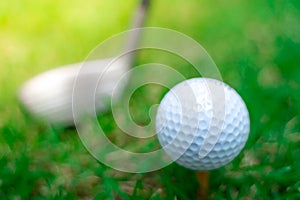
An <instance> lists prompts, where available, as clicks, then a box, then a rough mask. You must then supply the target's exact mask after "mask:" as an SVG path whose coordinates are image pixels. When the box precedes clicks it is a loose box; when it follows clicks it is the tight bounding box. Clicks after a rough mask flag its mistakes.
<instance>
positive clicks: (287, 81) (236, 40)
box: [0, 0, 300, 199]
mask: <svg viewBox="0 0 300 200" xmlns="http://www.w3.org/2000/svg"><path fill="white" fill-rule="evenodd" d="M137 4H138V1H137V0H128V1H121V0H119V1H117V0H112V1H96V0H94V1H93V0H92V1H88V2H87V1H82V0H79V1H72V2H70V1H66V0H62V1H53V0H51V1H50V0H46V1H34V0H23V1H1V2H0V52H1V55H0V169H1V170H0V199H92V198H95V199H197V198H199V197H198V196H197V190H198V188H199V186H198V184H197V181H196V178H195V173H194V172H193V171H190V170H187V169H184V168H183V167H180V166H178V165H177V164H172V165H170V166H168V167H166V168H164V169H161V170H158V171H155V172H151V173H145V174H128V173H122V172H118V171H116V170H113V169H111V168H109V167H107V166H105V165H103V164H101V163H99V162H97V161H96V160H95V159H94V158H93V157H92V156H91V155H90V154H89V153H88V152H87V151H86V149H85V148H84V146H83V145H82V143H81V142H80V140H79V138H78V135H77V133H76V131H75V129H73V128H63V127H57V126H51V125H48V124H47V123H45V122H44V121H42V120H40V119H37V118H34V117H32V116H31V115H29V114H28V113H27V111H26V110H24V109H23V107H22V106H21V105H20V103H19V101H18V99H17V92H18V88H19V87H20V85H21V84H22V83H23V82H24V81H25V80H27V79H29V78H31V77H33V76H34V75H36V74H38V73H40V72H43V71H45V70H47V69H51V68H53V67H54V66H59V65H63V64H68V63H73V62H78V61H82V60H83V59H84V58H85V57H86V56H87V55H88V53H89V52H90V51H91V50H92V49H93V48H94V47H95V46H96V45H98V44H99V43H100V42H101V41H103V40H105V39H106V38H108V37H109V36H111V35H113V34H116V33H118V32H120V31H123V30H126V28H127V27H128V19H130V17H131V16H132V12H133V11H134V9H135V7H136V5H137ZM299 21H300V3H299V1H297V0H285V1H284V0H265V1H261V0H252V1H222V0H216V1H208V0H201V1H199V0H188V1H179V0H172V1H171V0H165V1H155V0H153V2H152V6H151V10H150V12H149V16H148V20H147V26H160V27H165V28H170V29H174V30H177V31H180V32H182V33H185V34H187V35H189V36H191V37H192V38H194V39H195V40H196V41H198V42H199V43H200V44H202V45H203V46H204V47H205V49H206V50H207V51H208V52H209V54H210V55H211V56H212V58H213V59H214V61H215V63H216V64H217V65H218V67H219V70H220V71H221V73H222V76H223V80H224V81H225V82H226V83H228V84H230V85H231V86H232V87H233V88H235V89H236V90H237V91H238V92H239V93H240V94H241V96H242V97H243V99H244V100H245V102H246V104H247V106H248V109H249V112H250V117H251V132H250V135H249V140H248V142H247V144H246V147H245V149H244V150H243V151H242V153H241V154H240V155H239V156H238V157H237V158H236V159H235V160H234V161H233V162H231V163H230V164H228V165H226V166H225V167H222V168H220V169H217V170H213V171H212V172H211V173H210V188H209V194H208V198H209V199H299V198H300V135H299V134H300V131H299V130H300V115H299V111H300V26H299ZM156 58H157V60H155V59H156ZM147 61H156V62H165V63H166V64H169V65H170V66H174V68H178V69H179V70H180V71H181V72H182V73H184V74H185V76H186V77H195V76H199V75H198V74H197V73H195V71H193V70H192V69H190V67H186V66H184V65H185V63H184V62H182V61H180V60H176V59H175V58H174V59H173V58H172V55H161V54H160V53H158V52H153V53H152V54H151V51H150V53H149V52H148V53H145V54H142V55H141V56H140V57H139V58H138V59H137V61H136V63H137V64H139V63H144V62H147ZM179 64H180V65H182V68H180V66H178V65H179ZM165 92H166V89H165V88H161V87H158V86H155V85H154V86H151V85H150V86H145V87H141V88H140V89H138V90H137V91H136V92H135V93H134V95H133V97H132V100H131V102H130V104H131V105H130V109H131V113H132V115H133V119H134V120H135V121H136V122H137V123H138V124H147V123H149V120H150V119H149V116H148V108H150V106H151V105H152V104H153V103H158V102H159V100H160V99H161V97H162V96H163V94H164V93H165ZM149 94H151V98H146V97H147V95H148V96H149ZM99 121H100V123H101V124H102V125H103V127H104V130H105V131H106V132H107V134H108V135H111V138H112V139H114V138H115V140H116V141H115V142H116V143H118V142H119V143H120V145H122V141H121V142H120V140H118V137H116V135H118V134H120V133H121V132H120V130H119V129H118V127H117V125H116V124H115V123H114V122H113V117H112V114H111V113H109V112H108V113H106V114H105V115H103V116H102V117H99ZM120 137H122V136H120ZM126 140H128V141H129V139H126ZM144 144H145V145H144V146H143V147H144V148H142V149H139V151H148V150H151V149H155V148H158V147H157V144H156V143H155V142H154V143H153V141H151V142H145V143H144ZM128 148H130V147H128Z"/></svg>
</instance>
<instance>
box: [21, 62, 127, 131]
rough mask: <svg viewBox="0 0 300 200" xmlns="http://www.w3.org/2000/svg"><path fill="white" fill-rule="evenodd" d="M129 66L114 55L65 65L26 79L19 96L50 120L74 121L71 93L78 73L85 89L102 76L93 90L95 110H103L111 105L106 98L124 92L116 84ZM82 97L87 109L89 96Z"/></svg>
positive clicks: (64, 123) (24, 102) (41, 115)
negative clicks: (113, 56)
mask: <svg viewBox="0 0 300 200" xmlns="http://www.w3.org/2000/svg"><path fill="white" fill-rule="evenodd" d="M81 67H83V68H81ZM81 69H84V70H81ZM128 70H129V65H128V62H127V61H126V60H125V59H116V60H114V59H113V58H108V59H101V60H95V61H87V62H84V63H76V64H71V65H67V66H63V67H60V68H56V69H53V70H50V71H47V72H44V73H42V74H40V75H37V76H36V77H34V78H32V79H30V80H29V81H27V82H26V83H25V84H24V85H23V86H22V87H21V89H20V91H19V98H20V100H21V102H22V103H23V104H24V105H25V107H26V108H27V110H29V112H30V113H32V114H34V115H36V116H38V117H42V118H44V119H45V120H47V121H48V122H50V123H51V124H61V125H73V123H74V120H73V113H72V95H73V88H74V83H75V81H76V78H77V77H78V75H79V73H80V78H81V84H80V86H79V87H80V88H77V89H78V90H81V91H85V90H87V89H88V88H90V87H95V85H91V80H99V82H98V85H97V86H96V87H95V94H93V95H94V97H95V99H96V101H95V111H96V112H104V111H106V110H107V109H108V106H107V103H108V102H105V101H108V100H109V99H110V98H111V97H112V94H113V93H114V96H116V97H118V96H120V95H121V93H122V90H123V88H122V87H119V86H118V87H117V85H118V82H119V80H121V79H122V76H123V75H124V74H125V73H126V72H127V71H128ZM82 83H83V84H82ZM123 85H124V84H123ZM114 89H116V90H115V91H114ZM80 98H81V102H83V104H81V105H80V106H82V110H84V108H85V106H86V105H85V102H87V103H88V102H89V101H88V99H85V98H88V97H86V96H85V95H81V96H80ZM77 106H78V105H77ZM78 110H81V108H78Z"/></svg>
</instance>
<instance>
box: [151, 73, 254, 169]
mask: <svg viewBox="0 0 300 200" xmlns="http://www.w3.org/2000/svg"><path fill="white" fill-rule="evenodd" d="M249 129H250V121H249V114H248V110H247V107H246V105H245V103H244V101H243V100H242V98H241V97H240V96H239V94H238V93H237V92H236V91H235V90H234V89H232V88H231V87H229V86H228V85H226V84H225V83H223V82H221V81H218V80H214V79H209V78H193V79H190V80H186V81H183V82H181V83H179V84H178V85H176V86H175V87H174V88H172V89H171V90H170V91H169V92H168V93H167V94H166V95H165V96H164V98H163V99H162V101H161V103H160V105H159V108H158V112H157V116H156V131H157V135H158V139H159V142H160V144H161V145H162V147H163V148H164V150H165V151H166V153H167V154H168V155H169V156H170V157H171V159H173V160H174V161H176V162H177V163H178V164H180V165H182V166H184V167H186V168H189V169H193V170H200V171H201V170H212V169H216V168H219V167H222V166H224V165H226V164H227V163H229V162H230V161H232V160H233V159H234V158H235V157H236V156H237V155H238V154H239V153H240V152H241V150H242V149H243V147H244V146H245V143H246V141H247V138H248V134H249Z"/></svg>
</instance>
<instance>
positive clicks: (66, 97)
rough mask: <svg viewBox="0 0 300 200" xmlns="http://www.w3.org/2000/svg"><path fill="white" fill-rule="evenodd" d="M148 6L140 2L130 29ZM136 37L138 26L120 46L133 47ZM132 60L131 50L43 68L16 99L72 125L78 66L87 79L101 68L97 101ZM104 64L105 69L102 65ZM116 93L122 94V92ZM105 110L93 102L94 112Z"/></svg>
mask: <svg viewBox="0 0 300 200" xmlns="http://www.w3.org/2000/svg"><path fill="white" fill-rule="evenodd" d="M148 5H149V0H142V1H141V4H140V6H139V7H138V9H137V11H136V15H135V16H134V19H133V22H132V28H139V27H141V26H142V25H143V22H144V20H145V15H146V11H147V8H148ZM139 37H140V31H139V30H138V29H136V31H132V32H130V33H129V35H128V38H127V41H126V43H125V45H124V51H126V50H127V52H130V51H131V50H133V49H134V48H135V47H136V44H137V42H138V40H139ZM133 59H134V53H129V55H127V56H126V58H118V59H115V58H113V57H110V58H106V59H96V60H92V61H86V62H82V63H75V64H70V65H66V66H61V67H58V68H56V69H53V70H49V71H46V72H44V73H42V74H39V75H37V76H35V77H34V78H32V79H30V80H28V81H27V82H26V83H25V84H24V85H22V86H21V88H20V91H19V99H20V100H21V102H22V104H23V105H24V106H25V108H26V109H27V110H28V111H29V112H30V113H31V114H33V115H34V116H38V117H42V118H44V119H46V121H48V122H50V123H51V124H60V125H65V126H72V125H73V124H74V120H73V114H72V93H73V86H74V81H75V80H76V77H77V75H78V73H79V72H80V69H81V67H82V66H83V65H85V66H88V70H84V77H85V78H86V81H87V82H88V80H89V79H90V78H91V77H94V76H95V75H96V74H97V73H99V71H101V70H105V74H106V76H105V78H104V79H103V80H102V81H101V84H102V85H101V87H97V90H96V91H95V97H96V98H97V99H99V100H100V99H103V98H101V97H105V98H106V97H111V95H112V93H113V90H114V88H115V86H116V85H117V83H118V81H119V80H120V78H121V76H122V75H123V74H124V73H126V72H127V71H128V70H129V69H130V67H131V65H132V61H133ZM112 61H113V62H112ZM111 63H112V64H111ZM108 65H109V68H107V67H106V66H108ZM95 72H97V73H95ZM87 86H88V84H87ZM80 89H82V90H84V89H85V88H84V86H83V87H81V88H80ZM117 92H118V93H122V91H117ZM82 98H84V96H83V97H82ZM83 109H84V108H83ZM107 109H108V108H107V106H105V104H104V103H103V102H96V110H97V112H103V111H105V110H107Z"/></svg>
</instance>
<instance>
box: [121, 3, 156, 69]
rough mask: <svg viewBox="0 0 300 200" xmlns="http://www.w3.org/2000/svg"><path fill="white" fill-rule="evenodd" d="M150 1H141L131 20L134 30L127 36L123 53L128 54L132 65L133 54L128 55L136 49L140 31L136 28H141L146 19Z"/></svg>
mask: <svg viewBox="0 0 300 200" xmlns="http://www.w3.org/2000/svg"><path fill="white" fill-rule="evenodd" d="M149 4H150V0H142V1H141V4H140V6H139V8H138V9H137V11H136V13H135V16H134V18H133V22H132V28H133V29H135V30H131V32H130V33H129V36H128V40H127V42H126V45H125V52H126V53H129V59H128V60H129V63H130V64H132V61H133V59H134V57H135V54H133V53H130V52H132V51H134V50H135V49H136V47H137V44H138V42H139V39H140V35H141V30H140V29H138V28H141V27H142V26H143V23H144V21H145V18H146V13H147V10H148V8H149Z"/></svg>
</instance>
